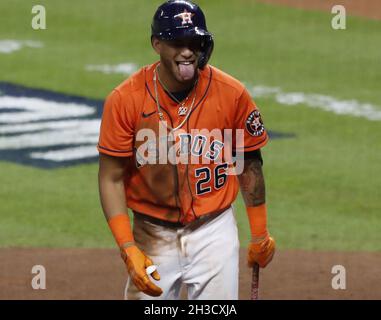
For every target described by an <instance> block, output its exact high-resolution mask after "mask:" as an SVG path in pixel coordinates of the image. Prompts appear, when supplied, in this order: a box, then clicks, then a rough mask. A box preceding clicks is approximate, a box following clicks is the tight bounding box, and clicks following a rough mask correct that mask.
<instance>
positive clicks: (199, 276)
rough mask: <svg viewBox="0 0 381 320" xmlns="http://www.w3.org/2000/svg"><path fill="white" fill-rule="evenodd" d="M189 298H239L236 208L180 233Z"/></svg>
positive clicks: (184, 278) (185, 281)
mask: <svg viewBox="0 0 381 320" xmlns="http://www.w3.org/2000/svg"><path fill="white" fill-rule="evenodd" d="M181 241H182V247H183V250H182V252H181V261H182V264H183V265H184V268H183V270H184V275H183V280H184V283H186V285H187V289H188V299H190V300H196V299H205V300H220V299H223V300H238V272H239V239H238V229H237V223H236V220H235V216H234V212H233V208H229V209H228V210H226V211H225V212H224V213H222V214H221V215H220V216H218V217H217V218H215V219H213V220H211V221H208V222H207V223H205V224H203V225H202V226H201V227H200V228H198V229H196V230H193V231H190V232H187V228H185V230H184V235H183V236H182V237H181Z"/></svg>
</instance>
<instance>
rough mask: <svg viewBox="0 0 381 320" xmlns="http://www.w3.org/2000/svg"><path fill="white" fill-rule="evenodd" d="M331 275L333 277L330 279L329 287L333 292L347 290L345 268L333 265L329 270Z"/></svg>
mask: <svg viewBox="0 0 381 320" xmlns="http://www.w3.org/2000/svg"><path fill="white" fill-rule="evenodd" d="M331 273H332V274H334V275H335V276H334V277H333V278H332V281H331V286H332V289H334V290H346V289H347V273H346V270H345V267H344V266H342V265H335V266H333V267H332V269H331Z"/></svg>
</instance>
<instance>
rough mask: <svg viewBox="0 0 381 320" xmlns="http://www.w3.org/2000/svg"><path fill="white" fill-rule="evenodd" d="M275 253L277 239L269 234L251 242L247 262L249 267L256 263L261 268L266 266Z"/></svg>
mask: <svg viewBox="0 0 381 320" xmlns="http://www.w3.org/2000/svg"><path fill="white" fill-rule="evenodd" d="M274 253H275V240H274V239H273V238H271V237H270V236H269V235H267V236H266V237H265V238H264V239H262V240H259V241H258V242H251V243H250V246H249V251H248V253H247V262H248V265H249V267H253V266H254V264H255V263H258V265H259V266H260V267H261V268H265V267H266V266H267V265H268V264H269V263H270V261H271V260H272V259H273V256H274Z"/></svg>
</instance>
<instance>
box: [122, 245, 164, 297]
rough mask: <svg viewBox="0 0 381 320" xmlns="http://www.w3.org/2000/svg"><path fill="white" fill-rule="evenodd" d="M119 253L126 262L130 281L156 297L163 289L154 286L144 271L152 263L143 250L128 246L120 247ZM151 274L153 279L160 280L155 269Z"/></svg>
mask: <svg viewBox="0 0 381 320" xmlns="http://www.w3.org/2000/svg"><path fill="white" fill-rule="evenodd" d="M121 255H122V259H123V260H124V262H125V263H126V266H127V271H128V273H129V275H130V277H131V280H132V282H133V283H134V284H135V286H136V287H137V288H138V289H139V290H140V291H142V292H144V293H145V294H148V295H150V296H152V297H158V296H160V295H161V294H162V293H163V290H162V289H161V288H159V287H158V286H156V285H155V284H154V283H153V282H152V281H151V280H150V279H149V276H148V275H147V273H146V268H147V267H148V266H151V265H153V262H152V260H151V259H150V258H148V257H147V256H146V255H145V254H144V252H143V251H141V250H140V249H139V248H138V247H137V246H130V247H128V248H122V249H121ZM151 276H152V277H153V278H154V279H155V280H160V275H159V273H158V272H157V271H154V272H153V273H152V274H151Z"/></svg>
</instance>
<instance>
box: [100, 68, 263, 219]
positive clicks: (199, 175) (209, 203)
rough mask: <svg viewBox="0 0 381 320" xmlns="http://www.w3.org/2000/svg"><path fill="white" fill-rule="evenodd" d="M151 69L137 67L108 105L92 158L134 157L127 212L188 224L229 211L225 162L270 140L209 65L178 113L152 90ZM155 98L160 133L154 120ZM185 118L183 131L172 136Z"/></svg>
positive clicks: (230, 181)
mask: <svg viewBox="0 0 381 320" xmlns="http://www.w3.org/2000/svg"><path fill="white" fill-rule="evenodd" d="M157 64H158V63H155V64H153V65H150V66H146V67H143V68H142V69H140V70H139V71H138V72H137V73H135V74H134V75H132V76H131V77H130V78H129V79H127V80H126V81H124V82H123V83H122V84H120V85H119V86H118V87H117V88H115V89H114V90H113V91H112V92H111V94H110V95H109V96H108V97H107V99H106V102H105V105H104V110H103V116H102V124H101V130H100V137H99V143H98V150H99V152H101V153H104V154H107V155H110V156H114V157H133V161H131V162H130V165H129V167H128V168H127V174H126V177H125V181H124V184H125V191H126V201H127V206H128V207H129V208H131V209H132V210H133V211H136V212H139V213H143V214H146V215H149V216H153V217H155V218H159V219H162V220H167V221H172V222H180V223H183V224H187V223H189V222H191V221H193V220H195V219H196V218H197V217H199V216H201V215H205V214H211V213H218V212H221V211H223V210H224V209H227V208H228V207H229V206H230V205H231V203H232V202H233V201H234V200H235V198H236V196H237V193H238V190H239V183H238V179H237V176H236V175H232V174H228V173H229V172H230V171H229V170H230V169H231V168H232V166H233V164H232V163H231V161H228V160H227V159H229V157H228V154H229V153H231V151H232V150H233V152H235V151H241V152H242V151H244V152H247V151H253V150H256V149H259V148H261V147H263V146H264V145H265V144H266V143H267V141H268V135H267V132H266V130H265V128H264V126H263V122H262V119H261V115H260V113H259V110H258V109H257V107H256V105H255V103H254V102H253V101H252V99H251V97H250V95H249V93H248V92H247V90H246V89H245V87H244V86H243V85H242V84H241V83H240V82H239V81H238V80H236V79H234V78H233V77H231V76H229V75H228V74H226V73H224V72H222V71H220V70H218V69H217V68H215V67H212V66H210V65H207V66H206V67H205V68H204V69H203V70H199V79H198V83H197V85H196V87H195V88H194V89H193V91H191V93H190V94H189V96H188V98H187V99H186V101H185V103H184V105H181V104H180V105H179V104H178V102H176V101H174V100H172V98H171V97H170V96H169V94H168V93H167V92H165V90H164V89H163V87H162V86H161V84H160V82H159V81H157V85H156V88H157V89H156V90H155V82H154V74H155V71H154V70H155V68H156V66H157ZM156 94H157V95H158V97H159V99H158V100H159V104H160V110H161V112H162V117H163V118H162V119H163V120H164V121H165V122H166V126H165V125H163V123H162V121H161V120H160V118H159V112H158V105H157V101H156ZM192 102H194V104H193V108H192V109H191V110H190V108H191V105H192ZM187 115H188V118H187V120H186V121H185V123H184V124H183V126H182V127H181V129H178V130H176V131H171V130H170V129H171V128H176V127H177V126H179V125H180V124H181V123H182V122H183V121H184V119H185V118H186V117H187ZM225 132H226V133H227V134H224V133H225ZM237 132H238V133H240V134H241V135H239V134H237ZM229 133H230V136H229ZM227 137H231V138H227ZM237 139H240V141H241V143H239V141H238V140H237Z"/></svg>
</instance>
